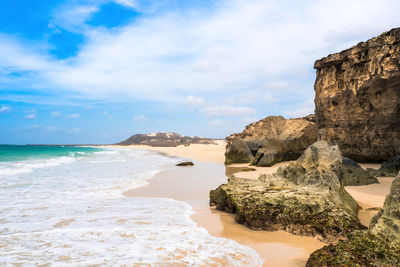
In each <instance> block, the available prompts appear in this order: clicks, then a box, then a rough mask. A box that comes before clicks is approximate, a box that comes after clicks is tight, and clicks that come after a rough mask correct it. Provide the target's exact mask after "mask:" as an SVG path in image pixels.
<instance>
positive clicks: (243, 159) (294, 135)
mask: <svg viewBox="0 0 400 267" xmlns="http://www.w3.org/2000/svg"><path fill="white" fill-rule="evenodd" d="M314 121H315V118H314V116H313V115H310V116H307V117H304V118H298V119H288V120H287V119H285V118H284V117H282V116H270V117H267V118H265V119H262V120H260V121H258V122H255V123H252V124H249V125H247V126H246V128H245V130H244V131H243V132H242V133H239V134H232V135H231V136H229V137H228V138H227V140H228V144H227V146H226V153H225V164H232V163H251V164H254V165H257V166H272V165H274V164H275V163H278V162H282V161H287V160H296V159H297V158H299V157H300V156H301V154H302V153H303V152H304V150H305V149H306V148H307V147H308V146H309V145H311V144H312V143H314V142H315V141H317V126H316V124H315V122H314Z"/></svg>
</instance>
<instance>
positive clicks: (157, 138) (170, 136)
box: [116, 133, 215, 147]
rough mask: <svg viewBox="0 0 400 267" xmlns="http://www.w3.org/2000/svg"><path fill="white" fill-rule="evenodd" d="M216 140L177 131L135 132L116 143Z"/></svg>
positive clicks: (171, 143)
mask: <svg viewBox="0 0 400 267" xmlns="http://www.w3.org/2000/svg"><path fill="white" fill-rule="evenodd" d="M214 143H215V142H214V140H212V139H208V138H202V137H197V136H195V137H189V136H183V135H180V134H176V133H151V134H135V135H132V136H131V137H129V138H128V139H126V140H125V141H122V142H120V143H117V144H116V145H123V146H127V145H148V146H161V147H171V146H179V145H188V144H214Z"/></svg>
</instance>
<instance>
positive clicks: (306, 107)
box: [284, 99, 315, 118]
mask: <svg viewBox="0 0 400 267" xmlns="http://www.w3.org/2000/svg"><path fill="white" fill-rule="evenodd" d="M314 106H315V105H314V100H313V99H309V100H307V101H305V102H303V103H301V104H300V105H299V106H298V107H295V109H292V110H287V111H285V112H284V113H285V115H287V116H289V117H291V118H297V117H303V116H307V115H310V114H314Z"/></svg>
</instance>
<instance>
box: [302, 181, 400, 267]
mask: <svg viewBox="0 0 400 267" xmlns="http://www.w3.org/2000/svg"><path fill="white" fill-rule="evenodd" d="M399 265H400V174H399V175H398V176H397V177H396V179H395V180H394V181H393V183H392V186H391V188H390V193H389V195H388V196H387V197H386V200H385V204H384V206H383V208H382V209H381V210H380V211H379V213H378V214H377V215H375V217H374V218H373V219H372V221H371V224H370V226H369V230H368V231H355V232H354V233H352V234H350V235H349V239H348V240H342V241H339V242H338V243H337V245H329V246H325V247H323V248H322V249H319V250H317V251H315V252H314V253H312V254H311V256H310V258H309V260H308V262H307V266H399Z"/></svg>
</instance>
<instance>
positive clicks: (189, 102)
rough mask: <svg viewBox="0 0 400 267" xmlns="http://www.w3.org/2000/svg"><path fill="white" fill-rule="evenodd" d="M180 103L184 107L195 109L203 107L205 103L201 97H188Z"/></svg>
mask: <svg viewBox="0 0 400 267" xmlns="http://www.w3.org/2000/svg"><path fill="white" fill-rule="evenodd" d="M182 103H183V104H184V105H186V106H191V107H196V106H203V105H205V103H206V101H205V100H204V98H202V97H198V96H194V95H190V96H188V97H186V98H185V99H183V100H182Z"/></svg>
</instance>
